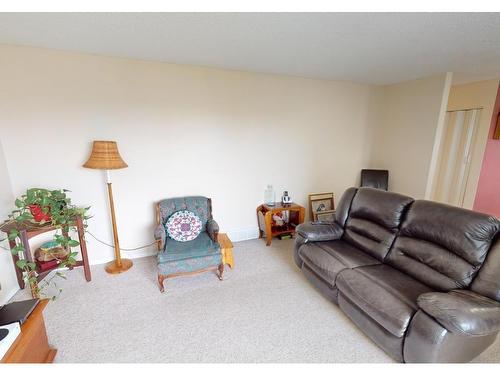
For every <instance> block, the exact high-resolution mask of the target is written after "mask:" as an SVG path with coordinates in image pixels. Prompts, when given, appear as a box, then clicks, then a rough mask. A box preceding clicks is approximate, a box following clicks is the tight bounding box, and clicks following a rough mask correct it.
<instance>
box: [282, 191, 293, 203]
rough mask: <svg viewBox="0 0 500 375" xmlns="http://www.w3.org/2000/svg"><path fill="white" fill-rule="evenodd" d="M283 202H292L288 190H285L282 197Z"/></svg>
mask: <svg viewBox="0 0 500 375" xmlns="http://www.w3.org/2000/svg"><path fill="white" fill-rule="evenodd" d="M281 203H283V204H290V203H292V197H291V196H289V195H288V191H284V192H283V196H282V197H281Z"/></svg>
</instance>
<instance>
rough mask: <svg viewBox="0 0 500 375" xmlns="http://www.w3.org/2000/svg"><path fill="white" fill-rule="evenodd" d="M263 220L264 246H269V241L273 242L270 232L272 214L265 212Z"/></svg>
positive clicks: (271, 232)
mask: <svg viewBox="0 0 500 375" xmlns="http://www.w3.org/2000/svg"><path fill="white" fill-rule="evenodd" d="M264 218H265V222H266V246H270V245H271V241H272V240H273V231H272V221H273V213H272V211H267V212H266V215H265V217H264Z"/></svg>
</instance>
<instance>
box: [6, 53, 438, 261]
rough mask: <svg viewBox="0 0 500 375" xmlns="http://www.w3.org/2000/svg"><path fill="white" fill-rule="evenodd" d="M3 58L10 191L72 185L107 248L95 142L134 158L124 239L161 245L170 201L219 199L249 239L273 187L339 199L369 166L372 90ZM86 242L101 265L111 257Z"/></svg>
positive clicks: (156, 66) (80, 59) (236, 231)
mask: <svg viewBox="0 0 500 375" xmlns="http://www.w3.org/2000/svg"><path fill="white" fill-rule="evenodd" d="M0 63H1V69H0V82H2V84H1V89H0V110H1V113H2V116H0V121H1V123H0V126H1V128H2V129H1V130H2V136H3V143H4V149H5V155H6V159H7V164H8V166H9V170H10V171H11V177H12V186H13V192H14V194H15V195H20V194H21V193H23V192H24V191H25V189H26V188H28V187H33V186H37V187H48V188H68V189H70V190H71V191H72V197H73V200H74V202H75V203H79V204H81V205H92V214H93V215H94V218H93V219H92V220H91V221H90V222H89V224H90V225H89V230H90V231H91V232H92V233H94V234H95V235H97V236H98V237H99V238H101V239H103V240H105V241H109V242H111V241H112V236H111V228H110V225H109V214H108V205H107V196H106V190H105V184H104V182H105V181H104V176H103V174H102V173H101V171H96V170H90V169H85V168H82V167H81V165H82V164H83V163H84V161H85V160H86V158H87V156H88V154H89V152H90V146H91V142H92V140H95V139H104V140H106V139H107V140H116V141H118V145H119V148H120V151H121V154H122V156H123V158H124V159H125V161H126V162H127V163H128V164H129V168H127V169H123V170H119V171H116V172H113V178H114V193H115V205H116V210H117V218H118V228H119V233H120V243H121V245H122V247H135V246H139V245H142V244H144V243H148V242H150V241H151V240H152V229H153V225H154V222H153V219H154V207H153V205H154V203H155V202H156V201H158V200H160V199H163V198H166V197H174V196H184V195H190V194H202V195H206V196H209V197H212V199H213V208H214V216H215V218H216V219H217V220H218V221H219V223H220V225H221V229H222V230H223V231H228V232H229V233H230V235H231V236H232V237H233V239H236V240H237V239H244V238H249V237H252V236H254V235H255V234H256V228H257V222H256V217H255V208H256V206H257V205H258V204H260V203H261V201H262V200H263V193H264V189H265V187H266V184H268V183H272V184H274V186H275V188H276V190H277V192H278V196H279V195H281V192H282V191H283V190H285V189H286V190H288V191H289V192H290V194H291V196H292V197H293V198H294V200H296V201H297V202H298V203H301V204H305V203H306V200H307V194H308V193H310V192H315V191H334V193H335V194H336V198H337V199H338V198H339V197H340V195H341V194H342V192H343V191H344V190H345V189H346V188H347V187H349V186H352V185H355V184H356V183H357V181H358V178H359V172H360V169H361V168H363V167H366V166H367V165H368V160H369V156H370V155H369V154H370V144H371V140H370V137H369V134H370V133H369V127H370V125H371V121H372V117H373V116H372V113H371V110H372V105H373V102H372V100H373V98H374V94H375V91H376V90H375V88H373V87H371V86H367V85H361V84H354V83H346V82H332V81H321V80H310V79H302V78H293V77H286V76H275V75H264V74H254V73H246V72H240V71H227V70H217V69H208V68H200V67H189V66H180V65H170V64H162V63H153V62H145V61H136V60H126V59H118V58H107V57H98V56H93V55H86V54H78V53H67V52H60V51H54V50H46V49H36V48H25V47H14V46H0ZM436 86H438V85H437V84H436ZM19 149H22V150H24V152H23V155H22V157H18V156H17V152H18V150H19ZM393 177H394V179H395V181H397V173H396V174H395V175H394V174H393ZM88 240H89V252H90V259H91V262H92V263H99V262H103V261H107V260H110V259H112V258H113V256H112V250H111V249H108V248H106V247H103V246H102V245H100V244H98V243H96V242H95V241H94V240H93V239H92V238H91V237H89V236H88ZM152 250H153V249H150V250H149V252H148V251H139V252H134V253H132V254H133V256H139V255H143V254H147V253H150V252H152Z"/></svg>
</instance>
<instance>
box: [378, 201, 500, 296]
mask: <svg viewBox="0 0 500 375" xmlns="http://www.w3.org/2000/svg"><path fill="white" fill-rule="evenodd" d="M499 228H500V223H499V222H498V220H497V219H495V218H493V217H491V216H488V215H485V214H481V213H478V212H473V211H470V210H466V209H463V208H458V207H453V206H449V205H445V204H442V203H437V202H430V201H416V202H415V203H413V205H412V206H411V208H410V209H409V210H408V214H407V216H406V219H405V220H404V223H403V224H402V226H401V230H400V233H399V235H398V238H397V239H396V241H395V242H394V246H393V248H392V249H391V251H390V253H389V255H388V257H387V262H388V263H389V264H391V265H392V266H394V267H396V268H398V269H400V270H401V271H403V272H405V273H407V274H409V275H411V276H412V277H414V278H416V279H418V280H420V281H422V282H424V283H426V284H427V285H429V286H431V287H433V288H435V289H437V290H441V291H450V290H453V289H460V288H466V287H468V286H469V285H470V283H471V281H472V280H473V278H474V277H475V275H476V273H477V271H478V270H479V269H480V267H481V265H482V264H483V262H484V260H485V257H486V254H487V252H488V249H489V248H490V246H491V243H492V241H493V239H494V238H495V236H496V234H497V233H498V231H499Z"/></svg>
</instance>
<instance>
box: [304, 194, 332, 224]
mask: <svg viewBox="0 0 500 375" xmlns="http://www.w3.org/2000/svg"><path fill="white" fill-rule="evenodd" d="M334 210H335V201H334V197H333V193H314V194H309V217H310V220H311V221H316V220H319V219H318V218H317V215H318V214H322V213H330V212H333V211H334Z"/></svg>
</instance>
